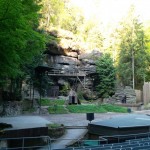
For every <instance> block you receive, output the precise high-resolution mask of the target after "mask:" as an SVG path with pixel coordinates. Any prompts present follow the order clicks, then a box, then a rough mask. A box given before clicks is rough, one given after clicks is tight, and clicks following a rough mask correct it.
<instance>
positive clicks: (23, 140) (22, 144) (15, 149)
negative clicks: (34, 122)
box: [0, 136, 51, 150]
mask: <svg viewBox="0 0 150 150" xmlns="http://www.w3.org/2000/svg"><path fill="white" fill-rule="evenodd" d="M38 139H41V140H42V141H44V144H42V145H40V144H38V145H37V143H38V142H36V145H32V146H31V145H28V144H27V141H28V142H29V140H30V141H31V140H38ZM17 140H18V141H17ZM10 141H11V142H17V144H18V143H19V144H18V145H19V146H12V147H8V145H7V144H8V143H9V142H10ZM0 143H1V144H0V150H20V149H21V150H27V149H31V148H32V149H42V148H44V150H51V139H50V137H49V136H38V137H18V138H0ZM2 143H3V144H2Z"/></svg>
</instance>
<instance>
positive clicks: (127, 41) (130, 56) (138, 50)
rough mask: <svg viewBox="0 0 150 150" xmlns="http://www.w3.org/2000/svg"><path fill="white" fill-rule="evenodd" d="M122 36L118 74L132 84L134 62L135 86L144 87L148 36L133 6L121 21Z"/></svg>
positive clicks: (125, 83)
mask: <svg viewBox="0 0 150 150" xmlns="http://www.w3.org/2000/svg"><path fill="white" fill-rule="evenodd" d="M118 35H119V38H120V42H119V44H120V45H119V46H120V53H119V60H118V75H119V78H120V80H121V82H122V83H123V84H124V85H132V78H133V67H132V65H133V63H134V70H135V73H134V78H135V87H137V88H138V87H140V88H141V87H142V85H143V81H144V78H145V76H146V70H147V68H148V66H149V65H148V56H149V55H148V53H147V49H146V45H145V44H146V36H145V33H144V30H143V26H142V24H141V23H140V22H139V19H138V17H136V16H135V15H134V8H133V7H131V9H130V11H129V13H128V15H127V17H126V18H125V20H124V21H122V22H121V23H120V30H118Z"/></svg>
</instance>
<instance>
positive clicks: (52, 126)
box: [46, 123, 63, 129]
mask: <svg viewBox="0 0 150 150" xmlns="http://www.w3.org/2000/svg"><path fill="white" fill-rule="evenodd" d="M46 126H47V127H48V128H53V129H55V128H59V127H62V126H63V124H57V123H52V124H47V125H46Z"/></svg>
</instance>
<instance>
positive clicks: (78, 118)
mask: <svg viewBox="0 0 150 150" xmlns="http://www.w3.org/2000/svg"><path fill="white" fill-rule="evenodd" d="M134 113H136V114H150V111H149V110H147V111H138V112H134ZM123 115H128V114H124V113H103V114H94V117H95V119H94V121H93V122H96V121H100V120H104V119H110V118H113V117H116V116H123ZM0 122H3V123H10V124H12V125H13V129H22V128H32V127H44V126H46V124H48V123H60V124H64V125H65V126H87V125H88V123H89V121H88V120H86V114H53V115H52V114H50V115H46V116H17V117H2V118H0ZM86 132H87V130H86V129H68V130H67V131H66V134H65V135H64V136H62V137H61V138H59V139H58V140H57V141H55V142H54V143H53V144H52V149H54V148H64V147H65V146H66V145H69V144H71V143H70V142H73V141H72V140H68V139H79V138H81V137H83V136H84V135H85V134H86ZM62 139H66V140H62Z"/></svg>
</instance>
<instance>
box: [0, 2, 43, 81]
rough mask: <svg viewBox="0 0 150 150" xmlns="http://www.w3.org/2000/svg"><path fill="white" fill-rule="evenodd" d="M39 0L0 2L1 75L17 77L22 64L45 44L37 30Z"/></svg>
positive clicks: (28, 60)
mask: <svg viewBox="0 0 150 150" xmlns="http://www.w3.org/2000/svg"><path fill="white" fill-rule="evenodd" d="M37 2H38V0H22V1H20V0H7V1H5V0H1V1H0V33H1V34H0V64H1V65H0V72H1V74H0V77H1V79H2V77H3V78H6V77H16V76H18V75H20V74H21V73H22V72H23V70H22V69H21V67H22V66H23V65H24V64H25V63H26V62H30V60H31V59H32V57H33V55H35V54H37V53H39V52H40V51H41V50H42V49H43V48H44V47H45V38H44V36H43V35H42V34H40V33H39V32H38V31H37V26H38V19H39V15H38V11H39V9H40V7H39V5H38V4H37Z"/></svg>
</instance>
